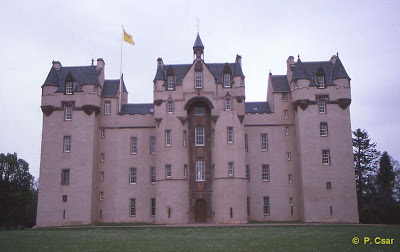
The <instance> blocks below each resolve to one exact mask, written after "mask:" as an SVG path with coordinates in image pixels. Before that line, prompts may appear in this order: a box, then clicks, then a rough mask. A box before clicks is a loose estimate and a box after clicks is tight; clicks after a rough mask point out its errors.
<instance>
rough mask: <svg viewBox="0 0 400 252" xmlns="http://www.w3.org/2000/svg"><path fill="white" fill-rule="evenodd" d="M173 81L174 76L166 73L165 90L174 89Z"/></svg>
mask: <svg viewBox="0 0 400 252" xmlns="http://www.w3.org/2000/svg"><path fill="white" fill-rule="evenodd" d="M174 82H175V76H173V75H168V76H167V90H168V91H172V90H174V86H175V85H174V84H175V83H174Z"/></svg>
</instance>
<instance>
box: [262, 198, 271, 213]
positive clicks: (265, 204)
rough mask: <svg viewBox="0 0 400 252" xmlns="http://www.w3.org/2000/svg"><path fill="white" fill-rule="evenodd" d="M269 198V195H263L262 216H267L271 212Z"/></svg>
mask: <svg viewBox="0 0 400 252" xmlns="http://www.w3.org/2000/svg"><path fill="white" fill-rule="evenodd" d="M270 207H271V206H270V200H269V196H264V198H263V213H264V216H269V215H270V214H271V211H270Z"/></svg>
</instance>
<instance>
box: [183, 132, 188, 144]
mask: <svg viewBox="0 0 400 252" xmlns="http://www.w3.org/2000/svg"><path fill="white" fill-rule="evenodd" d="M183 147H185V148H186V147H187V131H186V130H184V131H183Z"/></svg>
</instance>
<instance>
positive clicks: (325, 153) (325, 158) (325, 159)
mask: <svg viewBox="0 0 400 252" xmlns="http://www.w3.org/2000/svg"><path fill="white" fill-rule="evenodd" d="M330 164H331V154H330V151H329V150H322V165H330Z"/></svg>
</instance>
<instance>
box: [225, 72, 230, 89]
mask: <svg viewBox="0 0 400 252" xmlns="http://www.w3.org/2000/svg"><path fill="white" fill-rule="evenodd" d="M224 87H225V88H229V87H231V75H230V74H229V73H224Z"/></svg>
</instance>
